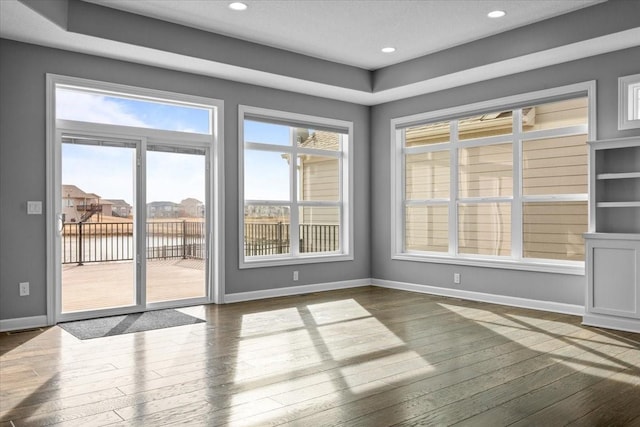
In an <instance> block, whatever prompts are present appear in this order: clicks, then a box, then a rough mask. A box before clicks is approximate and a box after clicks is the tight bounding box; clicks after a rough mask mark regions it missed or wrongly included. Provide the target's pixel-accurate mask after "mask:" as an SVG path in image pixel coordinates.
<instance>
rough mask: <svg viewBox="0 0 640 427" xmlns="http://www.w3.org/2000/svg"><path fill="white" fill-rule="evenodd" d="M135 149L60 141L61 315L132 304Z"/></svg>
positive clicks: (105, 142)
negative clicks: (123, 207) (124, 208)
mask: <svg viewBox="0 0 640 427" xmlns="http://www.w3.org/2000/svg"><path fill="white" fill-rule="evenodd" d="M138 150H139V142H136V141H127V140H116V139H104V138H96V137H76V136H64V137H63V138H62V144H61V176H62V184H61V186H60V200H59V203H60V206H61V211H60V212H61V213H60V218H59V221H60V240H61V245H60V251H61V253H60V260H61V266H60V268H61V276H62V277H61V311H62V312H63V313H67V312H78V311H95V310H104V309H114V308H119V307H131V306H136V305H137V298H136V296H137V294H138V292H137V289H138V280H137V269H136V260H137V259H138V254H139V249H140V248H139V246H138V245H137V244H136V243H137V242H136V237H137V236H136V229H137V227H136V225H137V215H136V210H135V203H134V200H135V198H136V191H135V188H136V182H137V181H138V179H137V174H136V162H135V159H136V157H137V156H136V153H137V152H138ZM122 206H125V207H126V210H123V209H122ZM116 207H117V209H116Z"/></svg>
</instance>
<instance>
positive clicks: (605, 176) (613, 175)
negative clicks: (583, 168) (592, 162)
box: [596, 172, 640, 180]
mask: <svg viewBox="0 0 640 427" xmlns="http://www.w3.org/2000/svg"><path fill="white" fill-rule="evenodd" d="M627 178H640V172H623V173H599V174H598V175H597V176H596V179H598V180H603V179H627Z"/></svg>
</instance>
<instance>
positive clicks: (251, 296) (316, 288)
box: [224, 278, 371, 303]
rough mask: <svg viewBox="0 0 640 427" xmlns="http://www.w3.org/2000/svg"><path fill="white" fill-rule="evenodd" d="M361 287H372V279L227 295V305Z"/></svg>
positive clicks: (225, 300) (225, 298)
mask: <svg viewBox="0 0 640 427" xmlns="http://www.w3.org/2000/svg"><path fill="white" fill-rule="evenodd" d="M361 286H371V279H368V278H367V279H355V280H344V281H340V282H328V283H316V284H313V285H300V286H291V287H287V288H276V289H265V290H264V291H251V292H239V293H235V294H226V295H225V296H224V302H225V303H234V302H242V301H252V300H258V299H264V298H276V297H285V296H291V295H300V294H310V293H313V292H323V291H334V290H336V289H349V288H357V287H361Z"/></svg>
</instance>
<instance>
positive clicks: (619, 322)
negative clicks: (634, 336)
mask: <svg viewBox="0 0 640 427" xmlns="http://www.w3.org/2000/svg"><path fill="white" fill-rule="evenodd" d="M582 324H583V325H585V326H596V327H598V328H606V329H617V330H619V331H627V332H637V333H640V319H624V318H622V317H614V316H603V315H600V314H595V313H585V315H584V317H583V318H582Z"/></svg>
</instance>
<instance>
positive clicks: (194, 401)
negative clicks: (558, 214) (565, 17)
mask: <svg viewBox="0 0 640 427" xmlns="http://www.w3.org/2000/svg"><path fill="white" fill-rule="evenodd" d="M182 311H184V312H187V313H190V314H193V315H195V316H198V317H202V318H204V319H206V320H207V322H206V323H200V324H196V325H190V326H181V327H176V328H169V329H162V330H155V331H148V332H142V333H135V334H128V335H119V336H113V337H106V338H98V339H93V340H85V341H81V340H78V339H76V338H75V337H73V336H72V335H70V334H68V333H67V332H65V331H64V330H62V329H60V328H59V327H52V328H46V329H41V330H37V331H30V332H22V333H15V334H6V333H5V334H2V336H1V337H0V354H1V356H0V372H1V376H0V399H1V400H0V426H1V427H6V426H27V425H29V426H33V425H36V426H42V425H65V426H101V425H122V426H128V425H140V426H161V425H202V426H214V425H215V426H218V425H234V426H270V425H295V426H304V427H316V426H329V425H348V426H367V427H369V426H390V425H403V426H404V425H407V426H408V425H411V426H414V425H429V426H430V425H457V426H501V425H516V426H531V425H536V426H554V425H567V424H570V425H601V426H613V425H630V426H640V334H632V333H624V332H616V331H610V330H604V329H597V328H590V327H583V326H581V325H580V320H581V318H579V317H575V316H568V315H561V314H555V313H546V312H540V311H534V310H527V309H518V308H511V307H505V306H500V305H492V304H486V303H478V302H471V301H462V300H457V299H449V298H441V297H435V296H429V295H423V294H416V293H410V292H403V291H396V290H389V289H383V288H377V287H364V288H357V289H349V290H341V291H331V292H323V293H317V294H311V295H302V296H294V297H286V298H275V299H269V300H263V301H255V302H246V303H237V304H229V305H222V306H215V305H210V306H199V307H190V308H187V309H182Z"/></svg>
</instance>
